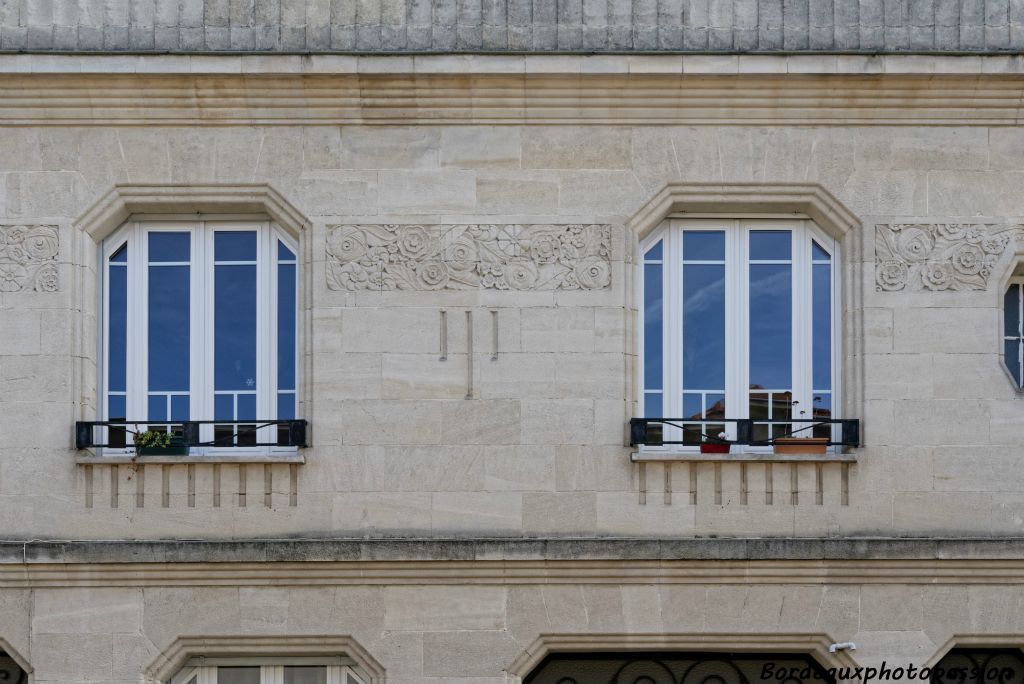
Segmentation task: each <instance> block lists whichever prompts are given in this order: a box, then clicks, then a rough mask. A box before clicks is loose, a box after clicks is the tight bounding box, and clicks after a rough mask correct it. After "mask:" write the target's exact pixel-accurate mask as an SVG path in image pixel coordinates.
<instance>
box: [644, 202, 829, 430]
mask: <svg viewBox="0 0 1024 684" xmlns="http://www.w3.org/2000/svg"><path fill="white" fill-rule="evenodd" d="M641 251H642V254H643V265H642V272H641V288H640V289H641V299H640V301H641V310H642V318H643V324H642V326H641V333H640V334H641V338H642V339H641V349H642V353H641V359H640V378H641V385H642V396H641V404H642V406H641V411H642V413H641V415H642V416H644V417H646V418H676V419H680V418H681V419H682V420H677V421H673V423H674V425H668V424H666V425H665V426H664V435H663V439H664V441H665V442H670V441H677V442H682V443H683V446H682V447H681V448H682V449H683V450H686V449H692V448H693V447H696V446H697V445H699V444H700V443H701V442H702V441H704V440H707V439H708V438H710V439H715V438H718V437H719V436H720V435H723V434H724V437H725V438H726V439H729V440H736V439H737V435H736V431H737V423H735V422H727V420H726V419H728V421H735V420H739V419H750V420H753V421H754V422H753V425H752V428H751V429H752V432H753V434H752V435H750V437H751V438H752V441H762V442H763V441H765V440H769V439H772V438H775V437H780V436H783V435H785V434H788V433H790V432H794V433H796V435H797V436H815V437H826V438H832V437H833V432H835V427H836V426H831V425H813V422H812V421H814V420H825V419H833V418H834V417H835V416H834V410H833V409H834V406H835V405H836V402H835V401H834V397H836V396H837V387H838V380H839V376H838V372H837V370H838V369H837V366H838V364H837V358H838V354H837V346H838V341H839V335H838V334H837V331H838V329H839V328H838V325H837V316H836V312H837V311H839V310H840V307H839V299H838V280H837V274H836V268H835V265H836V264H837V263H838V261H837V255H838V245H837V244H836V241H835V240H833V239H832V238H830V237H829V236H828V235H826V234H825V233H823V232H822V231H820V230H819V229H818V228H817V227H816V226H815V225H814V224H813V223H812V222H811V221H808V220H722V219H687V220H681V219H670V220H668V221H666V222H665V224H663V226H662V227H661V228H660V229H659V230H657V231H655V232H654V233H652V234H651V235H650V236H648V238H647V239H646V240H645V241H644V242H643V244H642V245H641ZM787 420H793V421H805V422H803V423H800V422H794V423H789V424H787V423H784V422H775V423H769V422H767V421H787ZM716 421H722V422H716ZM812 425H813V427H812ZM802 428H803V429H804V431H802V432H801V429H802ZM658 448H662V447H658Z"/></svg>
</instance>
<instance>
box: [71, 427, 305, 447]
mask: <svg viewBox="0 0 1024 684" xmlns="http://www.w3.org/2000/svg"><path fill="white" fill-rule="evenodd" d="M204 425H209V426H212V429H211V428H206V429H203V427H202V426H204ZM147 431H159V432H168V433H169V434H170V436H171V448H185V449H188V448H192V447H215V448H232V447H234V448H249V447H305V446H306V421H304V420H189V421H180V420H179V421H161V420H100V421H79V422H77V423H75V446H76V447H77V448H79V449H89V448H93V447H108V448H113V449H125V448H135V445H134V443H133V439H131V437H132V436H133V435H136V434H141V433H144V432H147ZM97 433H99V434H100V435H101V436H100V437H99V438H98V439H97ZM211 435H212V438H211V437H210V436H211ZM270 435H273V437H274V441H259V440H260V437H263V439H264V440H266V437H267V436H270ZM204 436H205V438H204Z"/></svg>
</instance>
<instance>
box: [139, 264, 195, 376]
mask: <svg viewBox="0 0 1024 684" xmlns="http://www.w3.org/2000/svg"><path fill="white" fill-rule="evenodd" d="M148 313H149V330H148V332H149V389H150V391H188V389H189V267H188V266H150V267H149V309H148Z"/></svg>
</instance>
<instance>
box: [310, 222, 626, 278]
mask: <svg viewBox="0 0 1024 684" xmlns="http://www.w3.org/2000/svg"><path fill="white" fill-rule="evenodd" d="M610 252H611V227H610V226H608V225H595V224H571V225H549V224H530V225H525V224H506V225H500V224H463V225H399V224H377V225H365V224H360V225H349V224H344V225H335V226H328V230H327V286H328V288H330V289H332V290H473V289H494V290H598V289H602V288H606V287H609V286H610V285H611V264H610V261H609V257H610Z"/></svg>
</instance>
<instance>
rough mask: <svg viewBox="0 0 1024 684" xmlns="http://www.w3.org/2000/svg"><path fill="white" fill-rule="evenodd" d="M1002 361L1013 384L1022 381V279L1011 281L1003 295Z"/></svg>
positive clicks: (1023, 295) (1023, 305) (1023, 308)
mask: <svg viewBox="0 0 1024 684" xmlns="http://www.w3.org/2000/svg"><path fill="white" fill-rule="evenodd" d="M1003 363H1005V364H1006V370H1008V371H1010V377H1012V378H1013V383H1014V386H1015V387H1016V388H1017V389H1021V388H1022V382H1024V281H1018V282H1012V283H1010V284H1009V285H1008V286H1007V288H1006V294H1004V295H1003Z"/></svg>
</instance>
